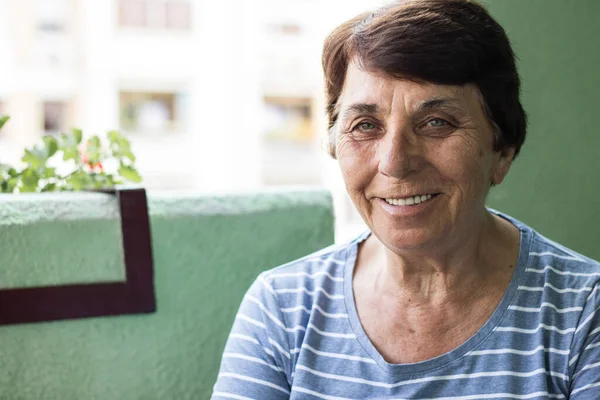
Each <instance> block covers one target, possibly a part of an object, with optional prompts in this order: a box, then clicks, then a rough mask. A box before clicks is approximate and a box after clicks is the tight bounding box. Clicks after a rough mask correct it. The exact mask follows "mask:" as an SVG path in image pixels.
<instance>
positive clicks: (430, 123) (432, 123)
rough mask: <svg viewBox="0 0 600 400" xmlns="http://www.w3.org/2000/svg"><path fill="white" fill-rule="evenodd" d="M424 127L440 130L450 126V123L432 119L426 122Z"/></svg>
mask: <svg viewBox="0 0 600 400" xmlns="http://www.w3.org/2000/svg"><path fill="white" fill-rule="evenodd" d="M426 125H427V126H429V127H432V128H442V127H445V126H448V125H450V123H449V122H448V121H446V120H445V119H441V118H432V119H430V120H429V121H427V123H426Z"/></svg>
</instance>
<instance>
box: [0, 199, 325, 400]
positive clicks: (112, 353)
mask: <svg viewBox="0 0 600 400" xmlns="http://www.w3.org/2000/svg"><path fill="white" fill-rule="evenodd" d="M149 207H150V214H151V225H152V236H153V247H154V261H155V283H156V294H157V307H158V312H157V313H156V314H149V315H136V316H123V317H106V318H92V319H84V320H75V321H60V322H51V323H38V324H27V325H15V326H3V327H0V343H1V344H0V359H2V373H0V399H11V400H13V399H14V400H16V399H27V400H33V399H36V400H37V399H48V400H54V399H56V400H75V399H77V400H81V399H86V400H114V399H119V400H130V399H144V400H146V399H178V400H179V399H194V400H195V399H206V398H208V397H209V394H210V391H211V389H212V384H213V383H214V381H215V379H216V373H217V370H218V364H219V361H220V356H221V352H222V349H223V347H224V345H225V340H226V338H227V334H228V333H229V329H230V327H231V323H232V321H233V317H234V314H235V312H236V311H237V307H238V305H239V303H240V301H241V298H242V296H243V294H244V292H245V290H246V289H247V288H248V286H249V285H250V284H251V282H252V281H253V280H254V278H255V277H256V276H257V275H258V274H259V273H260V272H261V271H263V270H265V269H268V268H272V267H275V266H277V265H280V264H282V263H284V262H287V261H291V260H292V259H295V258H298V257H301V256H303V255H306V254H308V253H310V252H312V251H315V250H318V249H320V248H322V247H325V246H327V245H329V244H331V243H333V215H332V205H331V199H330V197H329V195H328V194H327V193H324V192H316V191H297V192H286V193H275V192H273V193H263V194H261V195H239V196H229V197H193V196H190V197H178V198H172V197H168V196H158V195H153V196H150V200H149ZM119 229H120V228H119V221H118V214H117V204H116V201H115V200H114V199H113V198H112V197H110V196H109V195H102V194H85V193H82V194H75V195H68V194H53V195H24V196H12V195H0V254H2V258H1V260H2V262H1V263H0V283H1V285H2V287H21V286H39V285H51V284H57V283H75V282H93V281H96V280H100V281H107V280H108V281H118V280H122V279H123V277H124V274H123V265H122V263H121V259H120V257H121V250H120V240H121V237H120V230H119Z"/></svg>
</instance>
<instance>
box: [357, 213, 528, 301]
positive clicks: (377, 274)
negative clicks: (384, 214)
mask: <svg viewBox="0 0 600 400" xmlns="http://www.w3.org/2000/svg"><path fill="white" fill-rule="evenodd" d="M465 231H466V232H465V233H464V234H463V235H460V234H457V235H453V238H454V240H452V243H446V244H445V245H443V244H440V245H437V246H436V248H437V250H436V251H426V250H421V251H415V250H410V251H406V252H399V251H392V250H390V249H389V248H387V247H386V246H384V245H383V244H382V243H381V242H380V241H379V240H378V239H377V238H376V237H375V236H371V238H370V239H369V240H372V242H371V243H365V247H367V246H370V247H371V248H370V252H371V254H372V256H374V257H375V260H376V262H374V263H373V264H371V265H377V266H378V267H375V268H371V273H372V274H373V275H371V277H372V279H369V281H370V282H372V285H374V287H373V290H376V291H377V293H381V294H382V295H390V296H393V297H394V298H395V299H396V301H398V302H401V303H405V304H408V303H410V304H411V306H417V305H419V304H423V305H436V304H444V303H446V302H448V301H453V302H462V301H468V300H469V299H472V298H473V297H476V296H479V295H481V294H483V293H487V292H489V291H490V290H494V288H496V287H498V288H499V287H501V288H502V290H504V289H505V287H506V285H508V282H509V281H510V277H511V276H512V270H513V269H510V270H509V268H512V267H513V266H514V264H515V262H516V255H515V252H516V250H517V249H518V230H517V229H516V228H515V227H514V226H513V225H512V224H510V223H509V222H507V221H504V220H503V219H501V218H499V217H496V216H494V215H492V214H490V213H489V212H487V210H486V211H485V215H484V216H483V217H482V218H481V219H480V221H477V222H476V223H474V224H472V226H469V227H468V228H466V229H465ZM515 239H516V246H515ZM507 254H508V255H510V257H507ZM507 278H508V279H507Z"/></svg>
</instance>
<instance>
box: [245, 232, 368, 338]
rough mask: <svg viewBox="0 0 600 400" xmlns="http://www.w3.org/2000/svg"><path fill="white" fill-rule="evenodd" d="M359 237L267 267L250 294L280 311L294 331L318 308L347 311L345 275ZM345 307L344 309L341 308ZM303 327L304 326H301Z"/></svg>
mask: <svg viewBox="0 0 600 400" xmlns="http://www.w3.org/2000/svg"><path fill="white" fill-rule="evenodd" d="M367 236H368V232H365V233H363V234H361V235H360V236H359V237H357V238H356V239H354V240H352V241H350V242H347V243H343V244H338V245H332V246H329V247H327V248H325V249H322V250H320V251H318V252H315V253H312V254H309V255H307V256H305V257H302V258H299V259H297V260H294V261H291V262H289V263H286V264H284V265H281V266H279V267H276V268H273V269H270V270H267V271H264V272H263V273H261V274H260V275H259V276H258V278H257V279H256V280H255V282H254V284H253V285H252V286H251V287H250V289H249V290H248V293H247V295H246V298H247V299H249V300H251V301H254V302H256V300H255V299H258V300H260V302H261V303H262V304H260V305H259V306H260V307H264V308H266V309H268V310H269V311H270V312H272V313H273V314H275V315H279V316H280V318H281V319H282V321H283V322H284V324H285V325H286V326H288V327H291V328H290V329H291V330H292V331H293V330H295V329H296V328H298V327H302V326H305V325H306V324H307V323H308V319H309V317H310V315H311V313H312V312H313V311H314V310H315V309H316V310H323V311H324V310H331V309H332V307H333V308H336V310H335V312H342V311H343V304H344V303H343V301H340V300H343V299H344V276H345V271H346V269H347V267H349V268H351V267H352V263H353V260H354V257H355V252H356V248H357V246H358V243H359V242H360V241H361V240H362V239H364V238H365V237H367ZM338 304H339V307H341V309H340V310H337V308H338ZM298 329H300V330H301V331H302V328H298Z"/></svg>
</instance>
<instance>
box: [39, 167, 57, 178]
mask: <svg viewBox="0 0 600 400" xmlns="http://www.w3.org/2000/svg"><path fill="white" fill-rule="evenodd" d="M42 176H43V177H44V178H46V179H48V178H54V177H56V168H46V169H44V171H43V173H42Z"/></svg>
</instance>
